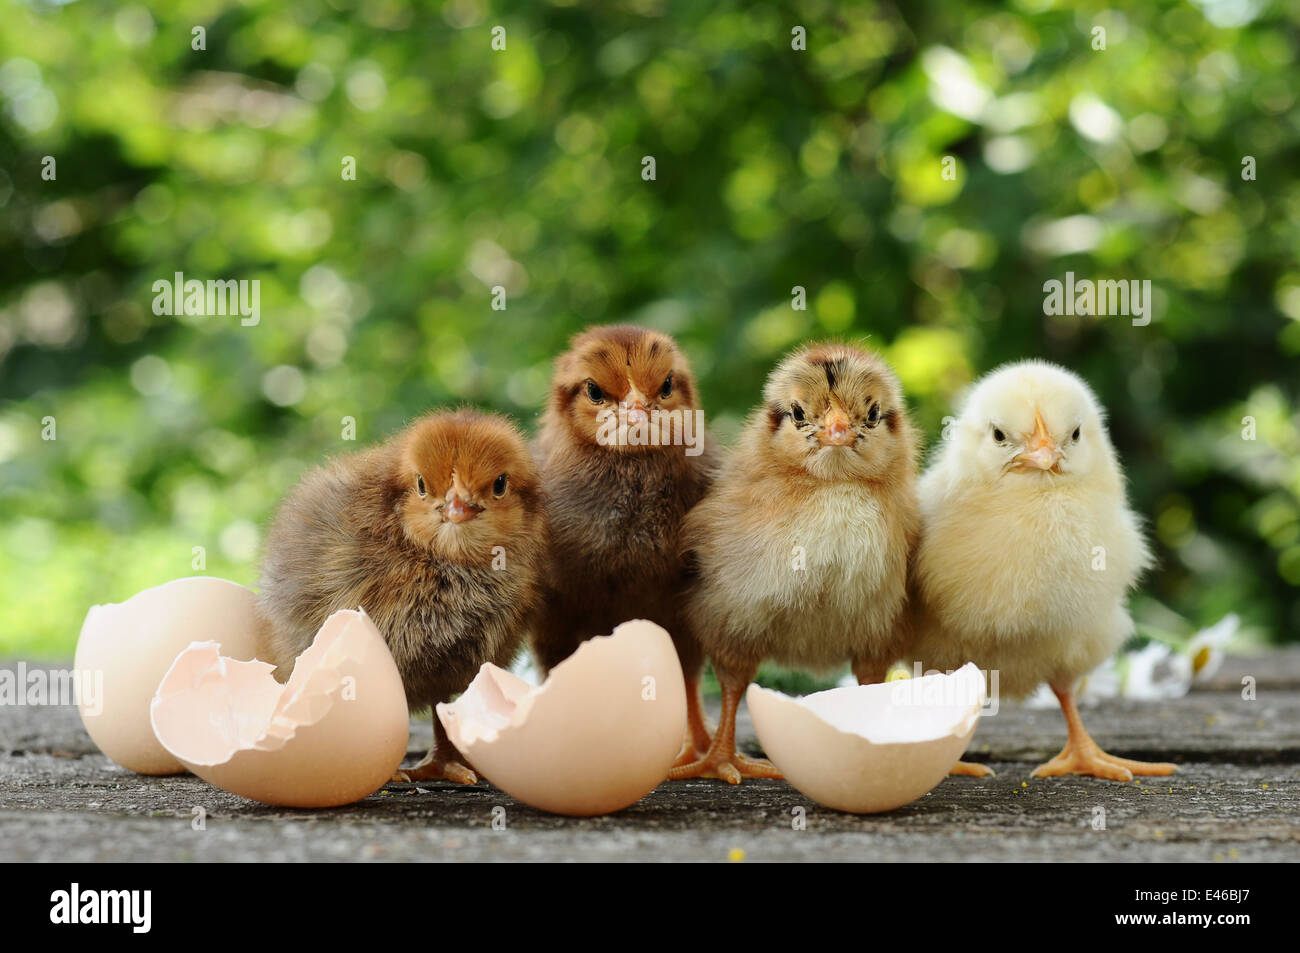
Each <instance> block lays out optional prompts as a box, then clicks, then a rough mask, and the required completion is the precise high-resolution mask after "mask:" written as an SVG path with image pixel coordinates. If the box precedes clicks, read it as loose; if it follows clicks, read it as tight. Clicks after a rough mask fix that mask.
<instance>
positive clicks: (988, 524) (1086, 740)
mask: <svg viewBox="0 0 1300 953" xmlns="http://www.w3.org/2000/svg"><path fill="white" fill-rule="evenodd" d="M919 492H920V498H921V519H922V531H921V542H920V544H919V546H918V548H917V552H916V555H915V559H914V563H913V578H912V589H913V598H912V615H913V625H914V626H915V633H914V634H915V638H916V643H915V654H916V657H917V658H918V659H919V660H920V661H921V663H922V664H923V665H924V666H925V667H926V668H927V669H931V668H937V669H943V670H950V669H955V668H957V667H958V666H960V665H962V664H963V663H965V662H967V661H973V662H975V664H976V665H978V666H980V668H982V669H984V670H985V671H994V670H996V671H997V673H998V690H999V692H1000V693H1001V694H1005V695H1008V696H1011V697H1018V696H1024V695H1027V694H1029V693H1030V692H1032V691H1033V690H1034V688H1035V687H1036V686H1038V685H1039V684H1040V683H1042V682H1047V683H1048V685H1049V686H1051V688H1052V691H1053V692H1054V693H1055V694H1056V697H1057V699H1058V700H1059V701H1060V703H1061V710H1062V711H1063V712H1064V714H1065V723H1066V728H1067V730H1068V731H1069V740H1068V741H1067V742H1066V744H1065V748H1064V749H1063V750H1062V751H1061V753H1060V754H1059V755H1057V756H1056V757H1055V758H1053V759H1052V760H1051V761H1048V762H1047V763H1046V764H1042V765H1039V767H1038V768H1036V769H1035V770H1034V772H1033V776H1034V777H1050V776H1055V775H1064V774H1086V775H1093V776H1095V777H1099V778H1109V779H1112V780H1116V781H1130V780H1132V778H1133V775H1134V774H1170V773H1172V772H1173V771H1175V770H1177V769H1176V767H1175V766H1174V765H1172V764H1154V763H1147V762H1142V761H1130V760H1127V759H1124V758H1116V757H1113V756H1111V755H1108V754H1106V752H1104V751H1102V749H1101V748H1100V747H1099V746H1098V745H1097V743H1096V742H1095V741H1093V740H1092V738H1091V737H1089V735H1088V733H1087V731H1085V730H1084V727H1083V722H1082V721H1081V720H1080V718H1079V711H1078V708H1077V707H1076V705H1075V700H1074V694H1073V688H1074V684H1075V682H1076V681H1077V680H1078V678H1079V677H1080V676H1081V675H1083V674H1084V673H1086V672H1088V671H1090V670H1091V669H1093V668H1095V667H1096V666H1097V665H1099V664H1100V663H1101V662H1102V661H1104V660H1105V659H1106V658H1107V657H1109V656H1110V655H1111V654H1113V653H1114V652H1115V651H1116V649H1118V648H1119V646H1120V644H1121V643H1122V642H1123V641H1124V639H1126V638H1127V637H1128V636H1129V635H1131V634H1132V632H1133V620H1132V619H1131V618H1130V617H1129V613H1128V608H1127V606H1126V604H1125V602H1126V595H1127V592H1128V590H1129V589H1130V588H1131V587H1132V586H1133V585H1134V584H1135V583H1136V582H1137V579H1138V577H1139V576H1140V575H1141V573H1142V571H1143V570H1144V569H1146V568H1147V567H1148V566H1150V565H1151V561H1152V560H1151V554H1150V552H1149V550H1148V549H1147V546H1146V543H1145V541H1144V540H1143V538H1142V533H1141V530H1140V529H1139V526H1138V519H1137V517H1136V516H1135V515H1134V514H1133V512H1132V511H1131V510H1130V509H1129V508H1128V504H1127V502H1126V500H1125V496H1124V475H1123V472H1122V471H1121V469H1120V465H1119V461H1118V460H1117V458H1116V455H1115V448H1114V447H1113V446H1112V445H1111V442H1110V437H1109V435H1108V434H1107V432H1106V426H1105V422H1104V419H1103V410H1102V408H1101V406H1100V404H1098V402H1097V398H1096V397H1095V396H1094V395H1093V393H1092V391H1091V390H1090V389H1089V388H1088V385H1087V384H1085V383H1084V382H1083V381H1082V380H1081V379H1080V378H1079V377H1078V376H1077V375H1075V374H1073V373H1071V372H1070V371H1067V370H1065V369H1064V368H1061V367H1057V366H1056V365H1054V364H1049V363H1046V362H1044V361H1023V362H1021V363H1018V364H1010V365H1007V366H1004V367H1001V368H999V369H997V370H996V371H993V372H992V373H990V374H988V375H987V376H986V377H984V378H983V379H982V380H981V381H979V383H978V384H977V385H976V386H975V388H974V389H973V390H972V391H971V393H970V396H969V398H968V399H967V400H966V403H965V405H964V407H963V409H962V411H961V415H960V416H959V417H958V418H957V420H956V422H955V423H953V424H951V425H950V427H949V428H948V430H947V431H946V432H945V439H944V440H943V442H942V444H941V445H940V447H939V449H938V451H937V453H936V455H935V458H934V461H933V462H932V464H931V465H930V467H929V469H928V470H927V471H926V472H925V475H924V476H923V477H922V478H921V483H920V488H919ZM954 773H962V774H983V773H987V769H984V768H982V767H981V766H979V765H967V764H964V763H963V764H959V765H958V767H957V768H956V769H954Z"/></svg>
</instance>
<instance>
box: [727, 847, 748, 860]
mask: <svg viewBox="0 0 1300 953" xmlns="http://www.w3.org/2000/svg"><path fill="white" fill-rule="evenodd" d="M744 859H745V849H744V848H743V847H733V848H731V850H729V851H727V860H729V861H731V862H732V863H733V864H738V863H740V862H741V861H742V860H744Z"/></svg>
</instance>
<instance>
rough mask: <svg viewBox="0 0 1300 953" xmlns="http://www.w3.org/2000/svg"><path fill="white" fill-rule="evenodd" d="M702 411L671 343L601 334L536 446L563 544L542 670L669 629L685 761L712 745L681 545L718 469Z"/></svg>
mask: <svg viewBox="0 0 1300 953" xmlns="http://www.w3.org/2000/svg"><path fill="white" fill-rule="evenodd" d="M698 408H699V401H698V396H697V394H696V390H695V381H694V378H693V377H692V376H691V371H690V366H689V365H688V364H687V361H686V358H685V357H684V356H683V355H682V353H681V351H680V350H679V349H678V347H677V344H676V343H675V342H674V341H673V339H672V338H670V337H668V336H667V335H665V334H660V333H659V332H657V331H652V330H648V329H646V328H640V327H634V326H632V325H616V326H610V327H597V328H591V329H589V330H587V331H585V332H583V333H582V334H580V335H578V336H577V337H576V338H575V339H574V340H573V343H572V346H571V347H570V349H569V351H568V352H566V353H565V354H563V355H562V356H561V357H560V358H559V359H558V360H557V361H556V363H555V374H554V379H553V381H552V386H551V399H550V403H549V406H548V408H547V411H546V415H545V418H544V420H543V423H542V430H541V433H540V434H539V436H538V441H537V447H536V452H537V457H538V466H539V469H540V470H541V475H542V485H543V487H544V489H545V492H546V506H547V516H548V521H549V523H550V526H551V545H552V558H551V559H550V560H549V562H548V566H549V572H548V575H547V579H546V591H545V599H544V603H545V606H544V610H543V611H542V612H541V613H540V615H539V620H538V624H537V626H536V627H535V629H534V634H533V650H534V653H535V654H536V656H537V661H538V664H539V665H540V666H541V668H542V669H543V671H548V670H549V669H551V668H552V667H553V666H555V665H556V664H558V663H559V662H561V661H563V660H564V659H565V658H567V657H568V656H569V655H570V654H571V653H572V652H573V651H574V650H575V649H576V648H577V647H578V645H579V644H580V643H581V642H583V641H584V640H585V639H589V638H591V637H592V636H596V635H606V634H608V633H609V632H610V631H612V630H613V628H614V626H616V625H618V624H619V623H620V622H625V621H627V620H628V619H636V618H642V619H649V620H651V621H652V622H656V623H658V624H659V625H661V626H663V627H664V628H665V629H667V630H668V632H669V633H671V634H672V637H673V641H674V643H675V644H676V646H677V653H678V656H679V657H680V659H681V663H682V670H683V672H684V673H685V677H686V698H687V707H688V711H687V716H688V717H687V721H688V724H687V739H686V743H685V745H684V748H683V758H686V759H689V758H692V757H694V756H695V754H696V753H697V752H703V751H704V750H705V749H706V748H707V747H708V744H709V733H708V729H707V727H706V726H705V723H704V719H703V715H702V713H701V710H700V705H699V690H698V681H699V675H700V671H701V669H702V667H703V657H702V655H701V653H700V649H699V645H698V643H697V642H696V640H695V638H694V636H693V634H692V633H691V632H690V630H689V627H688V626H687V624H686V620H685V618H684V617H683V616H682V614H681V608H682V604H681V595H682V591H683V587H684V582H685V580H684V574H683V566H682V560H681V555H680V547H679V546H678V531H679V528H680V527H681V523H682V519H683V518H684V517H685V516H686V513H687V512H688V511H689V510H690V509H691V507H692V506H694V505H695V504H696V502H698V501H699V500H700V498H701V497H702V496H703V495H704V491H705V490H706V488H707V487H708V484H709V480H710V478H711V472H712V467H713V460H714V453H713V451H712V447H711V444H708V443H706V437H705V432H704V426H703V420H702V417H703V415H702V414H696V413H695V412H696V411H697V410H698Z"/></svg>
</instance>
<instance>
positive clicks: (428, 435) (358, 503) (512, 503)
mask: <svg viewBox="0 0 1300 953" xmlns="http://www.w3.org/2000/svg"><path fill="white" fill-rule="evenodd" d="M545 545H546V540H545V515H544V513H543V510H542V503H541V491H540V480H539V478H538V474H537V470H536V467H535V466H534V465H533V461H532V458H531V457H530V455H529V453H528V449H527V446H526V445H525V443H524V441H523V438H522V437H521V436H520V434H519V432H518V431H517V430H516V429H515V428H514V427H513V426H512V425H511V424H510V423H509V422H508V421H506V420H505V419H504V418H501V417H496V416H492V415H488V414H481V413H475V412H472V411H464V410H462V411H455V412H445V413H436V414H430V415H429V416H426V417H422V418H421V419H419V420H417V421H416V422H415V423H413V424H411V425H410V426H409V427H408V428H407V429H405V430H403V431H402V432H401V433H399V434H397V435H396V436H395V437H393V438H392V439H391V440H389V441H388V442H387V443H384V444H381V445H380V446H377V447H373V448H371V449H368V450H363V451H361V452H359V453H356V454H353V455H351V456H347V457H342V458H339V459H337V460H334V461H332V462H330V463H328V464H326V465H325V466H322V467H320V468H318V469H316V470H313V471H312V472H311V473H309V474H308V475H307V476H306V477H305V478H304V479H303V481H302V482H301V483H300V484H299V485H298V487H297V488H296V489H295V490H294V491H293V493H292V494H291V495H290V496H289V498H288V499H287V500H286V501H285V503H284V504H283V506H282V507H281V509H280V512H279V514H278V515H277V516H276V519H275V522H274V524H273V525H272V527H271V532H270V534H269V536H268V538H267V544H266V555H265V559H264V560H263V564H262V578H261V597H260V603H261V609H262V614H263V616H264V618H265V620H266V625H265V632H264V636H263V646H262V652H261V657H262V658H264V659H266V660H267V661H270V662H273V663H275V664H276V665H277V666H278V669H277V672H276V674H277V677H279V678H281V680H284V679H287V678H288V676H289V673H290V672H291V671H292V670H293V664H294V661H295V659H296V658H297V656H298V655H299V654H300V653H301V652H302V651H303V650H305V649H306V648H307V647H308V646H309V645H310V644H311V643H312V640H313V639H314V638H315V636H316V632H317V630H318V629H319V628H320V626H321V624H322V623H323V622H324V621H325V619H327V618H328V617H329V616H330V614H331V613H333V612H335V611H337V610H339V609H354V608H356V607H357V606H360V607H362V608H363V609H365V611H366V612H367V614H369V616H370V618H371V619H372V620H374V623H375V625H376V626H377V627H378V628H379V631H380V632H381V633H383V636H384V639H385V640H386V641H387V642H388V647H389V649H391V650H392V653H393V659H394V660H395V661H396V662H397V668H398V671H399V672H400V673H401V676H402V682H403V684H404V686H405V688H406V699H407V702H408V704H409V705H410V706H411V709H412V710H413V711H414V710H419V709H423V708H427V707H429V706H431V705H435V704H437V703H438V702H442V701H448V700H450V699H451V697H452V696H453V695H455V694H457V693H459V692H461V691H463V690H464V689H465V687H466V686H467V685H468V684H469V682H470V681H471V680H472V679H473V678H474V676H475V674H477V672H478V669H479V666H481V665H482V664H483V663H484V662H495V663H497V664H498V665H503V666H504V665H508V664H509V663H510V661H511V660H512V659H513V657H514V655H515V652H516V651H517V649H518V647H519V643H520V641H521V637H522V633H523V632H524V631H525V629H526V628H527V626H528V624H529V618H530V616H531V614H532V612H533V611H534V609H535V607H536V605H537V599H538V595H539V584H540V578H541V571H542V570H541V567H542V559H543V550H544V548H545ZM434 734H435V739H436V743H435V746H434V750H433V751H431V752H430V753H429V756H428V757H427V758H425V759H424V761H422V762H421V763H420V764H419V765H418V766H416V767H415V768H413V769H411V770H409V771H407V772H405V773H404V774H403V773H399V777H397V778H395V780H422V779H426V778H441V777H446V778H450V779H452V780H457V781H463V782H466V783H473V782H474V781H476V780H477V778H476V777H475V775H474V773H473V771H471V770H469V769H468V768H467V767H465V766H464V764H463V761H462V759H461V757H460V755H459V754H458V753H457V752H456V749H455V748H454V747H453V746H452V745H451V742H450V741H449V740H448V739H447V736H446V733H445V732H444V731H443V730H442V726H441V725H440V724H439V722H438V719H437V717H436V716H435V717H434Z"/></svg>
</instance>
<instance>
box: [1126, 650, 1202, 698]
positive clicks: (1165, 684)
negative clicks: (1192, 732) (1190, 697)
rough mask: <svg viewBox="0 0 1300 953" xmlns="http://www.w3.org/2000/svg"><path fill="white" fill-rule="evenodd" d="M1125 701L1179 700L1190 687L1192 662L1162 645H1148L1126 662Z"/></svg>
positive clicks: (1131, 655) (1130, 656) (1129, 657)
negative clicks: (1127, 699)
mask: <svg viewBox="0 0 1300 953" xmlns="http://www.w3.org/2000/svg"><path fill="white" fill-rule="evenodd" d="M1127 662H1128V666H1127V671H1126V672H1125V674H1124V684H1123V688H1122V689H1121V691H1120V694H1121V695H1123V696H1124V697H1125V698H1141V699H1158V698H1181V697H1182V696H1184V695H1186V694H1187V690H1188V688H1190V687H1191V684H1192V660H1191V659H1190V658H1189V657H1187V656H1186V655H1182V654H1175V653H1174V652H1173V651H1172V650H1171V649H1170V648H1169V646H1167V645H1165V644H1164V643H1163V642H1151V643H1150V644H1148V645H1146V646H1145V647H1144V648H1142V649H1141V650H1140V651H1137V652H1133V653H1132V654H1130V655H1129V656H1128V658H1127Z"/></svg>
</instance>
